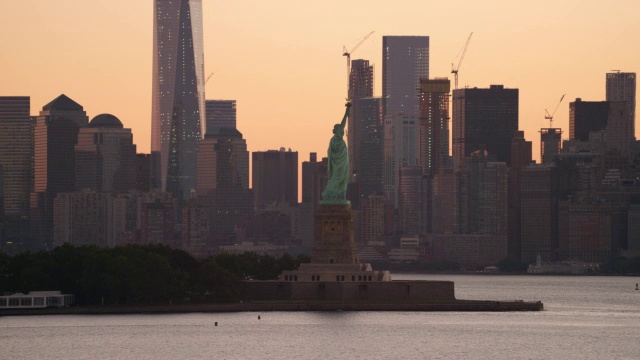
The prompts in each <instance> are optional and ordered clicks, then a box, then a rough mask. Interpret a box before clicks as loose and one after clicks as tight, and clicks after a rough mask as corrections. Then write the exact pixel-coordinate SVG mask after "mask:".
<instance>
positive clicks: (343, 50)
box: [342, 31, 375, 91]
mask: <svg viewBox="0 0 640 360" xmlns="http://www.w3.org/2000/svg"><path fill="white" fill-rule="evenodd" d="M374 32H375V31H372V32H370V33H368V34H367V35H366V36H365V37H363V38H362V40H360V41H359V42H358V44H357V45H356V46H354V47H353V49H351V51H349V50H347V47H346V46H343V47H342V56H346V57H347V91H348V90H349V77H350V76H351V53H353V52H354V51H356V50H357V49H358V48H359V47H360V45H362V43H364V42H365V41H366V40H367V39H368V38H369V36H371V35H373V33H374Z"/></svg>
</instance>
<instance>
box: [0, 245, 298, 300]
mask: <svg viewBox="0 0 640 360" xmlns="http://www.w3.org/2000/svg"><path fill="white" fill-rule="evenodd" d="M309 260H310V259H309V258H308V257H307V256H304V255H300V256H298V257H297V258H293V257H291V256H289V255H287V254H285V255H283V256H282V257H280V258H275V257H272V256H268V255H258V254H255V253H245V254H242V255H233V254H218V255H215V256H210V257H207V258H205V259H196V258H194V257H193V256H191V255H189V254H188V253H186V252H185V251H182V250H177V249H172V248H169V247H166V246H163V245H128V246H122V247H115V248H101V247H97V246H81V247H76V246H73V245H69V244H66V245H63V246H59V247H57V248H55V249H54V250H52V251H49V252H47V251H39V252H25V253H21V254H18V255H15V256H9V255H7V254H6V253H3V252H0V293H3V294H12V293H15V292H23V293H28V292H29V291H37V290H60V291H62V292H63V293H65V294H74V295H75V299H76V303H77V304H79V305H98V304H105V305H106V304H109V305H112V304H149V303H162V302H169V301H172V302H229V301H237V300H238V299H239V298H240V296H241V286H240V285H241V283H240V282H241V281H242V280H248V279H256V280H274V279H277V277H278V275H279V274H280V273H281V272H282V271H283V270H293V269H297V268H298V266H299V265H300V263H302V262H309Z"/></svg>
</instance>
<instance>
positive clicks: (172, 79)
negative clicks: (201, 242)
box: [151, 0, 206, 199]
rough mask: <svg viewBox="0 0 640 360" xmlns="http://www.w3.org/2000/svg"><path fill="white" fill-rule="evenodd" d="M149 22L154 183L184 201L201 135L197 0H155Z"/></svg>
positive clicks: (201, 56)
mask: <svg viewBox="0 0 640 360" xmlns="http://www.w3.org/2000/svg"><path fill="white" fill-rule="evenodd" d="M153 24H154V32H153V86H152V88H153V90H152V118H151V154H152V166H153V167H154V169H153V170H152V171H153V173H154V174H157V177H156V176H154V179H156V181H157V180H159V182H160V184H154V185H156V186H161V189H162V190H163V191H167V192H170V193H172V194H175V195H176V196H177V197H178V199H187V198H188V197H189V194H190V193H191V190H192V189H194V188H195V186H196V172H197V165H196V158H197V152H198V144H199V142H200V139H201V138H202V137H203V136H204V134H205V133H206V121H205V96H204V54H203V39H202V0H155V1H154V18H153ZM158 178H159V179H158Z"/></svg>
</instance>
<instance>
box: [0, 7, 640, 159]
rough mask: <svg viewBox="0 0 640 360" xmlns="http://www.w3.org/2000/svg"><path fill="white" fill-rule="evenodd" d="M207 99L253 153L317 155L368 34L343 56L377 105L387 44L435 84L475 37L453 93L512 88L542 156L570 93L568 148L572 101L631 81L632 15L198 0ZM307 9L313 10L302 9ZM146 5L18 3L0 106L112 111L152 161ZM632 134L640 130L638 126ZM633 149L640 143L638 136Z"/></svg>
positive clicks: (1, 69) (6, 21)
mask: <svg viewBox="0 0 640 360" xmlns="http://www.w3.org/2000/svg"><path fill="white" fill-rule="evenodd" d="M203 3H204V4H203V12H204V43H205V44H204V45H205V73H206V74H209V73H211V72H214V73H215V75H214V76H213V77H212V78H211V80H210V81H209V83H208V84H207V98H208V99H236V100H237V102H238V128H239V130H240V131H241V132H242V133H243V134H244V137H245V139H247V144H248V146H249V150H250V151H262V150H269V149H278V148H280V147H282V146H284V147H287V148H292V149H293V150H294V151H298V152H299V159H300V161H303V160H307V159H308V153H309V152H312V151H315V152H318V153H320V154H324V152H325V151H326V144H327V142H328V141H329V138H330V137H331V128H332V125H333V124H334V123H335V122H337V121H339V120H340V118H341V115H342V113H343V110H344V107H343V103H344V98H345V96H346V60H345V58H344V57H343V56H342V46H343V45H347V47H348V48H350V47H352V46H354V45H355V44H356V43H357V41H358V40H359V39H360V38H362V37H363V36H364V35H365V34H367V33H368V32H370V31H373V30H375V31H376V33H375V34H374V35H373V36H372V37H371V38H369V40H367V42H365V43H364V44H363V45H362V46H361V47H360V48H359V49H358V50H357V51H355V52H354V53H353V55H352V58H353V59H357V58H364V59H369V60H370V61H372V62H373V63H374V64H375V66H376V69H375V74H376V89H375V95H376V96H380V95H381V84H382V77H381V71H382V61H381V53H382V49H381V45H382V36H383V35H428V36H430V42H431V47H430V57H431V60H430V76H431V77H443V76H450V71H451V62H452V61H453V60H454V58H455V57H456V55H457V54H458V52H459V51H460V49H461V47H462V46H463V45H464V42H465V41H466V39H467V37H468V35H469V33H470V32H471V31H473V32H474V35H473V39H472V41H471V45H470V47H469V50H468V52H467V56H466V58H465V61H464V63H463V65H462V67H461V69H460V86H470V87H474V86H477V87H488V86H489V85H490V84H503V85H505V87H511V88H514V87H515V88H519V89H520V129H521V130H524V131H525V135H526V138H527V139H528V140H533V142H534V158H536V159H538V158H539V157H540V151H539V141H538V137H539V134H538V133H537V131H538V130H539V128H540V127H547V126H548V122H546V121H545V120H544V109H545V108H548V109H549V110H550V111H551V110H552V109H553V108H554V107H555V106H556V104H557V102H558V100H559V99H560V96H561V95H562V94H565V93H566V94H567V96H566V98H565V102H564V103H563V104H562V105H561V107H560V109H559V110H558V112H557V113H556V121H554V125H555V126H559V127H562V128H563V130H565V137H566V135H568V115H569V105H568V104H569V102H570V101H573V100H574V99H575V98H576V97H581V98H582V99H583V100H594V101H595V100H604V97H605V73H606V72H608V71H610V70H611V69H621V70H623V71H630V72H638V71H639V70H640V66H639V65H640V43H639V42H638V37H639V36H640V21H638V19H640V2H639V1H635V0H619V1H616V0H614V1H611V2H603V1H589V0H583V1H578V0H563V1H550V0H540V1H535V2H530V3H529V4H528V5H523V4H522V2H520V1H513V0H483V1H462V0H459V1H426V0H415V1H413V0H396V1H381V0H368V1H345V0H343V1H337V0H323V1H321V2H320V1H317V2H308V1H300V0H271V1H260V0H251V1H250V0H234V1H213V0H203ZM312 3H313V5H311V4H312ZM152 19H153V1H151V0H144V1H141V0H133V1H132V0H91V1H78V0H56V1H51V0H20V1H3V2H2V3H0V96H6V95H28V96H31V110H32V113H33V114H34V115H35V114H37V113H38V112H39V110H40V109H41V108H42V106H43V105H44V104H46V103H47V102H49V101H50V100H52V99H53V98H55V97H56V96H58V95H59V94H61V93H65V94H66V95H68V96H69V97H71V98H72V99H74V100H76V101H77V102H78V103H80V104H81V105H83V106H84V108H85V110H86V111H87V114H88V115H89V116H90V117H93V116H95V115H98V114H100V113H104V112H108V113H111V114H114V115H116V116H117V117H118V118H120V120H122V122H123V123H124V125H125V127H129V128H132V129H133V132H134V141H135V142H136V143H137V144H138V151H139V152H148V151H149V144H150V138H149V137H150V135H149V134H150V129H151V61H152V26H153V25H152V24H153V23H152ZM636 129H640V126H636ZM636 136H637V137H640V132H637V133H636Z"/></svg>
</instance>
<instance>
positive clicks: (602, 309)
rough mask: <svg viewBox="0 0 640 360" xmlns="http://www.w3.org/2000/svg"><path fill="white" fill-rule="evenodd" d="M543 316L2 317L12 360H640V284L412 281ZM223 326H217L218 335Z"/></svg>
mask: <svg viewBox="0 0 640 360" xmlns="http://www.w3.org/2000/svg"><path fill="white" fill-rule="evenodd" d="M394 279H398V280H452V281H455V284H456V297H457V298H459V299H474V300H519V299H521V300H525V301H533V300H541V301H542V302H544V305H545V310H544V311H541V312H505V313H492V312H271V313H202V314H170V315H99V316H94V315H91V316H90V315H58V316H5V317H0V358H2V359H639V358H640V291H636V289H635V286H636V283H638V282H640V278H637V277H602V276H598V277H595V276H594V277H590V276H507V275H413V274H395V275H394ZM216 323H217V326H216Z"/></svg>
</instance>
